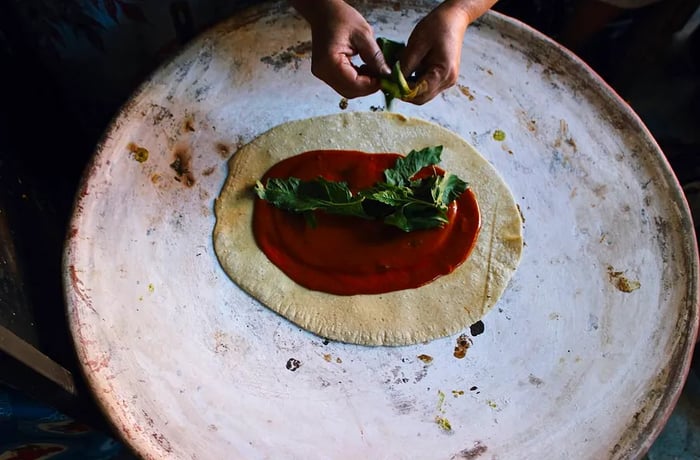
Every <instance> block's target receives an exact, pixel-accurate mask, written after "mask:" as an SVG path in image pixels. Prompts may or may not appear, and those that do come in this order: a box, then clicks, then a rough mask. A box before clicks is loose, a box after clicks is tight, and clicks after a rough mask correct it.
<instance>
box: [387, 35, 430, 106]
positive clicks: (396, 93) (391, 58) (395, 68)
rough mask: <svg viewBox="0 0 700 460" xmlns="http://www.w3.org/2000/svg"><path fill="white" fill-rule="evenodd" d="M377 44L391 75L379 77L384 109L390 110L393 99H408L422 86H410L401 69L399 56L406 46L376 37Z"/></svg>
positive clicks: (420, 89)
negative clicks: (384, 104)
mask: <svg viewBox="0 0 700 460" xmlns="http://www.w3.org/2000/svg"><path fill="white" fill-rule="evenodd" d="M377 44H378V45H379V49H381V51H382V54H383V55H384V60H385V61H386V63H387V65H388V66H389V68H390V69H391V75H387V76H382V77H381V78H380V79H379V82H380V84H381V87H382V93H384V101H385V103H386V109H387V110H391V103H392V102H393V100H394V99H401V100H403V101H410V100H411V99H413V98H414V97H416V96H417V95H418V93H419V92H420V91H422V90H423V89H424V88H423V87H422V86H421V85H420V84H418V85H415V84H414V85H413V88H411V85H410V84H409V82H408V81H407V80H406V77H404V74H403V72H402V71H401V63H400V62H399V57H400V55H401V52H402V51H403V49H404V48H406V45H405V44H404V43H402V42H397V41H394V40H389V39H388V38H384V37H379V38H377ZM412 83H415V82H412ZM423 84H425V82H423Z"/></svg>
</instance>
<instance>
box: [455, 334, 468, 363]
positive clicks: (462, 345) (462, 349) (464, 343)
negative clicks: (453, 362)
mask: <svg viewBox="0 0 700 460" xmlns="http://www.w3.org/2000/svg"><path fill="white" fill-rule="evenodd" d="M471 345H472V341H471V339H470V338H469V337H467V336H466V335H465V334H462V335H460V336H459V337H458V338H457V346H456V347H455V349H454V353H453V356H454V357H455V358H457V359H462V358H464V357H465V356H467V350H468V349H469V347H470V346H471Z"/></svg>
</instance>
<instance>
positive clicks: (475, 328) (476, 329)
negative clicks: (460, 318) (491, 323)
mask: <svg viewBox="0 0 700 460" xmlns="http://www.w3.org/2000/svg"><path fill="white" fill-rule="evenodd" d="M469 332H470V333H471V335H472V337H476V336H477V335H479V334H483V333H484V322H483V321H477V322H476V323H474V324H472V325H471V326H469Z"/></svg>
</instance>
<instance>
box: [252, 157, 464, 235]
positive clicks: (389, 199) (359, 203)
mask: <svg viewBox="0 0 700 460" xmlns="http://www.w3.org/2000/svg"><path fill="white" fill-rule="evenodd" d="M441 154H442V146H440V145H439V146H435V147H427V148H424V149H422V150H412V151H411V152H410V153H409V154H408V155H407V156H405V157H400V158H398V159H397V160H396V163H395V164H394V166H393V167H392V168H388V169H386V170H385V171H384V177H385V181H382V182H378V183H377V184H375V185H374V186H373V187H371V188H369V189H365V190H361V191H359V192H358V193H357V194H355V195H353V193H352V192H351V190H350V188H349V187H348V185H347V184H346V183H345V182H332V181H329V180H326V179H324V178H323V177H319V178H317V179H314V180H310V181H302V180H300V179H298V178H296V177H289V178H286V179H269V180H268V181H267V184H265V185H263V184H262V183H261V182H259V181H258V182H257V184H256V186H255V193H256V194H257V195H258V197H259V198H261V199H263V200H266V201H268V202H270V203H271V204H272V205H274V206H276V207H278V208H280V209H284V210H287V211H291V212H296V213H302V214H304V216H305V217H306V219H307V222H308V223H309V224H311V225H315V219H314V214H313V213H314V211H323V212H327V213H330V214H337V215H345V216H353V217H361V218H364V219H381V220H383V221H384V223H386V224H388V225H393V226H395V227H398V228H400V229H401V230H403V231H406V232H410V231H413V230H419V229H428V228H436V227H442V226H444V225H445V224H446V223H447V222H448V220H447V207H448V205H449V204H450V203H451V202H452V201H454V200H456V199H457V198H459V196H460V195H461V194H462V193H463V192H464V191H465V190H466V188H467V183H466V182H464V181H463V180H461V179H460V178H458V177H457V176H455V175H452V174H449V175H446V176H438V175H435V174H434V175H430V176H428V177H426V178H424V179H415V178H414V176H415V175H416V174H417V173H418V172H419V171H421V170H422V169H424V168H426V167H429V166H434V165H436V164H438V163H439V161H440V156H441Z"/></svg>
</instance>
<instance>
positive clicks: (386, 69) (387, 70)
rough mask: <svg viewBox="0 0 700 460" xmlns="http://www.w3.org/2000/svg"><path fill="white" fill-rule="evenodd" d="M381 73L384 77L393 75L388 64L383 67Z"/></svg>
mask: <svg viewBox="0 0 700 460" xmlns="http://www.w3.org/2000/svg"><path fill="white" fill-rule="evenodd" d="M379 72H380V73H381V74H382V75H391V69H390V68H389V66H388V65H386V64H384V65H382V67H381V68H380V69H379Z"/></svg>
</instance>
